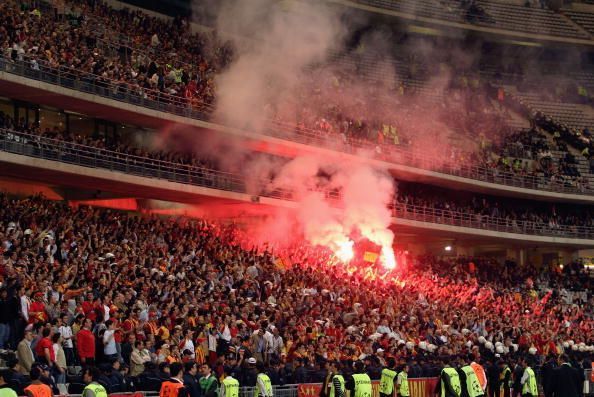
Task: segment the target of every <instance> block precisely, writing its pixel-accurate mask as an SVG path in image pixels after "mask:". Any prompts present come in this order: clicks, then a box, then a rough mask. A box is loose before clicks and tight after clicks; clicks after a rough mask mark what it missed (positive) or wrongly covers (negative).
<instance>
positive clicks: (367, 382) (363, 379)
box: [353, 374, 373, 397]
mask: <svg viewBox="0 0 594 397" xmlns="http://www.w3.org/2000/svg"><path fill="white" fill-rule="evenodd" d="M353 380H354V381H355V394H354V396H353V397H371V396H372V395H373V389H372V387H371V379H370V378H369V375H367V374H353Z"/></svg>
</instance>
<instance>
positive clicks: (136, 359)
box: [130, 340, 151, 376]
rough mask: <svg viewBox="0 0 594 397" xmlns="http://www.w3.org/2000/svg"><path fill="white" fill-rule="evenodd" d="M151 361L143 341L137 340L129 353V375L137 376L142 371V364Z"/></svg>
mask: <svg viewBox="0 0 594 397" xmlns="http://www.w3.org/2000/svg"><path fill="white" fill-rule="evenodd" d="M150 361H151V354H150V353H149V351H148V350H147V349H145V346H144V342H143V341H141V340H137V341H136V342H135V343H134V350H132V354H131V355H130V376H138V375H140V374H141V373H143V372H144V366H145V364H146V363H149V362H150Z"/></svg>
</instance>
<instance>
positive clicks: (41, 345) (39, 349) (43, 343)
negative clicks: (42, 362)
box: [35, 338, 56, 362]
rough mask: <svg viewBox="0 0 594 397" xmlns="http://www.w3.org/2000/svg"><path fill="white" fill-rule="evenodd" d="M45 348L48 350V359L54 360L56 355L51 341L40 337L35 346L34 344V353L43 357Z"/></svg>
mask: <svg viewBox="0 0 594 397" xmlns="http://www.w3.org/2000/svg"><path fill="white" fill-rule="evenodd" d="M45 349H48V350H49V354H50V359H51V361H52V362H53V361H56V356H55V354H54V347H53V344H52V341H51V340H49V338H41V340H40V341H39V342H37V346H35V354H37V356H39V357H44V358H45V351H44V350H45Z"/></svg>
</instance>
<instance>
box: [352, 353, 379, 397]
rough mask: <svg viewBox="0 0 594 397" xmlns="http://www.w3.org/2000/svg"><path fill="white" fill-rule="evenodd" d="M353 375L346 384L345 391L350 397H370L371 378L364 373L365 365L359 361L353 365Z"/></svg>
mask: <svg viewBox="0 0 594 397" xmlns="http://www.w3.org/2000/svg"><path fill="white" fill-rule="evenodd" d="M354 369H355V373H354V374H353V375H351V376H350V377H349V379H348V380H347V382H346V389H347V390H350V392H351V397H372V395H373V389H372V386H371V378H369V375H367V374H366V373H365V365H363V363H362V362H361V361H357V362H356V363H355V364H354Z"/></svg>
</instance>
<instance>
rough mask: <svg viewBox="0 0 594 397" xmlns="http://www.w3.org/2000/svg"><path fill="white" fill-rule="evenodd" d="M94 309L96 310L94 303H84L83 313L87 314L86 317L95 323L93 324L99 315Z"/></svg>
mask: <svg viewBox="0 0 594 397" xmlns="http://www.w3.org/2000/svg"><path fill="white" fill-rule="evenodd" d="M94 309H95V306H94V305H93V302H89V301H84V302H83V303H82V310H83V313H84V314H85V316H86V317H88V318H89V319H91V321H93V322H94V321H95V320H96V319H97V313H95V310H94Z"/></svg>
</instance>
